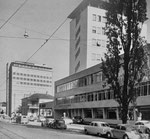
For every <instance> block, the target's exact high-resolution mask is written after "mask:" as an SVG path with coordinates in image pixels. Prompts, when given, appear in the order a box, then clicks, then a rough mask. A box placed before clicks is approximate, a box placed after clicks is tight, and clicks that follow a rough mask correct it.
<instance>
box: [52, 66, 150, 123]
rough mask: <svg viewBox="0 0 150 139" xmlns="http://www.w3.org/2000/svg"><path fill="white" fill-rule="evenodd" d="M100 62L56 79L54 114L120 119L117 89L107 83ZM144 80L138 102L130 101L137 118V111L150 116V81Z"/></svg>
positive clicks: (146, 116) (144, 115)
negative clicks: (115, 91)
mask: <svg viewBox="0 0 150 139" xmlns="http://www.w3.org/2000/svg"><path fill="white" fill-rule="evenodd" d="M100 67H101V64H98V65H96V66H93V67H91V68H88V69H85V70H83V71H81V72H78V73H75V74H73V75H71V76H68V77H66V78H63V79H61V80H58V81H56V82H55V106H54V108H55V117H56V118H60V117H62V115H63V113H66V116H67V117H70V118H72V117H73V116H82V117H83V118H84V119H85V120H88V121H92V120H100V121H106V122H109V123H121V118H120V116H119V115H120V114H119V105H118V103H117V102H116V101H115V99H114V98H115V97H114V92H113V90H110V89H109V87H108V86H107V85H105V80H104V76H103V74H102V71H101V68H100ZM147 79H148V80H145V81H144V82H143V83H141V85H140V86H139V87H138V88H137V91H138V92H137V94H138V98H137V101H136V107H135V105H134V106H133V105H130V109H129V118H130V120H131V121H134V120H137V116H138V115H137V113H138V112H139V111H140V112H141V113H142V119H146V120H150V101H149V100H150V81H149V77H148V76H147Z"/></svg>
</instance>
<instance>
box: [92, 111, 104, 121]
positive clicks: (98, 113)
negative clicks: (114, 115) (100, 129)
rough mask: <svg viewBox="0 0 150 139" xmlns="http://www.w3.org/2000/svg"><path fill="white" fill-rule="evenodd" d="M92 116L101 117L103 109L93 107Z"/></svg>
mask: <svg viewBox="0 0 150 139" xmlns="http://www.w3.org/2000/svg"><path fill="white" fill-rule="evenodd" d="M93 111H94V117H95V118H99V119H103V110H102V109H94V110H93Z"/></svg>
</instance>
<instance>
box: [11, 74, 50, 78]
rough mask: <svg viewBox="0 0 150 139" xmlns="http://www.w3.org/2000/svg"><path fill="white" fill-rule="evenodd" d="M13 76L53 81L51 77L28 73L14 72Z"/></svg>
mask: <svg viewBox="0 0 150 139" xmlns="http://www.w3.org/2000/svg"><path fill="white" fill-rule="evenodd" d="M13 75H20V76H28V77H36V78H44V79H52V77H49V76H42V75H33V74H26V73H19V72H13Z"/></svg>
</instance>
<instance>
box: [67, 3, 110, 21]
mask: <svg viewBox="0 0 150 139" xmlns="http://www.w3.org/2000/svg"><path fill="white" fill-rule="evenodd" d="M106 1H107V0H83V1H82V2H81V3H80V4H79V5H78V6H77V8H75V10H74V11H73V12H72V13H71V14H70V15H69V16H68V18H70V19H74V18H76V16H77V15H79V14H80V13H81V12H82V11H83V10H84V9H86V7H87V6H92V7H99V8H101V9H105V8H104V7H105V6H104V3H106Z"/></svg>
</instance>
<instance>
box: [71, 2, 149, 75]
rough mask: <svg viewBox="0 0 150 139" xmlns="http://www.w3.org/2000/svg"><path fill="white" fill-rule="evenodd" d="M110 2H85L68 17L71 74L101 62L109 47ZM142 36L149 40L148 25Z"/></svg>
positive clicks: (144, 28)
mask: <svg viewBox="0 0 150 139" xmlns="http://www.w3.org/2000/svg"><path fill="white" fill-rule="evenodd" d="M104 3H105V4H108V3H109V0H83V1H82V2H81V3H80V4H79V5H78V6H77V8H76V9H75V10H74V11H73V12H72V13H71V14H70V15H69V16H68V18H70V19H71V22H70V59H69V60H70V62H69V64H70V65H69V74H70V75H71V74H74V73H76V72H79V71H81V70H84V69H86V68H89V67H92V66H94V65H96V64H99V63H100V62H101V58H103V57H104V53H105V52H106V45H107V36H106V35H105V26H106V21H107V19H106V10H105V7H104ZM141 36H143V37H145V39H147V25H146V24H144V25H143V27H142V31H141Z"/></svg>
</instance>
